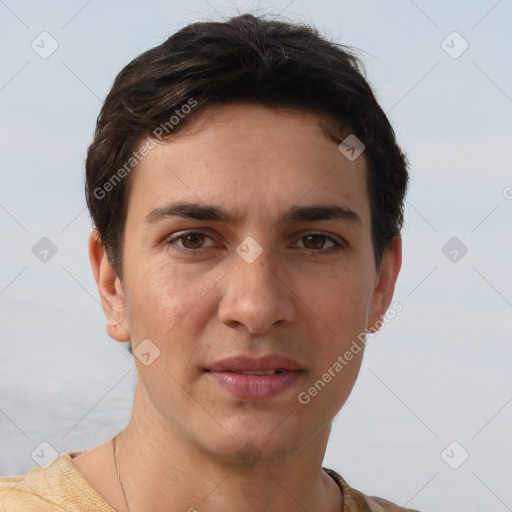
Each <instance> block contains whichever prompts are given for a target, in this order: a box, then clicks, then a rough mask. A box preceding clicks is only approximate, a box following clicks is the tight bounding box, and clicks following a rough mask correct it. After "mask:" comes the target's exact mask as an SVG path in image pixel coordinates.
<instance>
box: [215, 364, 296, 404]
mask: <svg viewBox="0 0 512 512" xmlns="http://www.w3.org/2000/svg"><path fill="white" fill-rule="evenodd" d="M208 374H209V375H210V377H211V378H212V379H214V380H215V381H216V382H218V383H219V384H220V385H221V386H222V387H224V388H225V389H227V390H228V391H230V392H231V393H232V394H233V395H235V396H237V397H238V398H248V399H253V400H263V399H266V398H272V397H273V396H276V395H278V394H279V393H282V392H283V391H285V390H286V389H288V388H290V387H292V386H293V385H294V384H296V383H297V382H298V381H299V380H300V379H301V378H302V377H303V375H304V371H302V370H299V371H287V372H282V373H274V374H270V375H245V374H243V373H235V372H215V371H209V372H208Z"/></svg>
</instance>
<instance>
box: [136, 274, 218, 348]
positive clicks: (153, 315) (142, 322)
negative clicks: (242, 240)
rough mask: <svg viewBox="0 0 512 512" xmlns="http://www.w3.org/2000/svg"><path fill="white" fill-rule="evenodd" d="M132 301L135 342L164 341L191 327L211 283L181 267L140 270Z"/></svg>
mask: <svg viewBox="0 0 512 512" xmlns="http://www.w3.org/2000/svg"><path fill="white" fill-rule="evenodd" d="M131 275H132V276H135V278H134V279H132V281H131V283H128V286H129V290H130V294H129V301H128V309H129V317H130V327H131V334H132V338H135V339H136V340H139V339H144V338H154V339H155V340H162V341H163V340H164V339H165V337H166V336H165V335H166V334H167V335H168V336H169V335H170V333H171V332H172V331H173V330H178V331H179V329H180V326H181V325H183V324H188V323H189V322H188V320H189V319H190V318H191V315H193V314H194V311H195V309H196V307H197V306H198V305H199V304H200V302H201V300H202V298H206V297H207V294H208V290H209V289H210V288H211V287H212V286H213V285H214V283H210V280H209V279H206V278H202V279H200V278H198V277H197V275H196V276H195V277H193V276H192V275H187V273H186V272H184V271H180V269H179V267H178V266H177V265H163V264H159V265H155V266H153V267H151V268H149V269H144V268H141V267H139V268H138V269H137V270H135V269H134V270H133V271H132V274H131Z"/></svg>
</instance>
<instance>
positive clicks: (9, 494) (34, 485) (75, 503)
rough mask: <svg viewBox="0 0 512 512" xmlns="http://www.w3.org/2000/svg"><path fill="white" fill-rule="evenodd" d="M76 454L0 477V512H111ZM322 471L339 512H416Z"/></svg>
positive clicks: (66, 454) (331, 471)
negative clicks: (339, 500)
mask: <svg viewBox="0 0 512 512" xmlns="http://www.w3.org/2000/svg"><path fill="white" fill-rule="evenodd" d="M79 453H81V452H71V453H63V454H61V455H59V456H58V457H57V458H56V459H55V460H53V461H52V462H50V463H49V464H47V465H46V466H45V467H44V468H40V467H35V468H32V469H30V470H29V471H27V472H26V473H25V474H24V475H15V476H9V477H4V478H0V511H1V512H62V511H63V510H66V511H68V512H115V510H114V509H113V508H112V507H111V506H110V505H109V504H108V503H107V502H106V501H105V500H104V499H103V498H102V497H101V496H100V494H99V493H98V492H97V491H96V489H94V487H92V485H91V484H90V483H89V482H88V481H87V480H86V479H85V478H84V476H83V475H82V474H81V473H80V471H78V469H77V467H76V466H75V465H74V464H73V462H72V461H71V458H72V457H74V456H75V455H78V454H79ZM323 469H324V471H326V472H327V474H329V475H330V476H331V477H332V478H333V479H334V481H335V482H336V483H337V484H338V487H339V488H340V489H341V492H342V493H343V501H344V503H343V510H342V511H341V512H399V511H400V512H418V511H414V510H411V509H408V508H401V507H399V506H397V505H394V504H393V503H391V502H389V501H387V500H383V499H380V498H376V497H370V496H367V495H365V494H363V493H361V492H359V491H356V490H355V489H352V488H351V487H349V485H348V484H347V483H346V482H345V480H343V478H341V476H340V475H338V473H336V472H335V471H333V470H332V469H327V468H323Z"/></svg>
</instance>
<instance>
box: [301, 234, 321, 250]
mask: <svg viewBox="0 0 512 512" xmlns="http://www.w3.org/2000/svg"><path fill="white" fill-rule="evenodd" d="M302 239H303V240H304V241H306V240H307V242H304V245H305V246H306V249H313V250H318V249H323V246H324V244H325V241H326V239H327V236H326V235H317V234H315V233H312V234H310V235H306V236H303V237H302Z"/></svg>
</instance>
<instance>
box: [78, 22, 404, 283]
mask: <svg viewBox="0 0 512 512" xmlns="http://www.w3.org/2000/svg"><path fill="white" fill-rule="evenodd" d="M363 75H364V69H363V66H362V64H361V62H360V60H359V59H358V58H357V56H356V55H355V52H354V51H353V50H352V49H350V48H348V47H346V46H344V45H341V44H339V43H335V42H330V41H327V40H326V39H324V38H323V37H322V36H320V35H319V32H318V31H317V30H316V29H315V28H313V27H310V26H308V25H301V24H294V23H289V22H285V21H283V20H282V19H281V20H276V19H266V18H263V17H257V16H254V15H251V14H244V15H241V16H237V17H233V18H231V19H229V20H228V21H226V22H198V23H193V24H190V25H188V26H186V27H184V28H182V29H181V30H179V31H178V32H176V33H175V34H174V35H172V36H171V37H169V38H168V39H167V40H166V41H165V42H164V43H162V44H160V45H159V46H157V47H155V48H152V49H151V50H148V51H146V52H144V53H143V54H142V55H140V56H138V57H136V58H135V59H134V60H133V61H131V62H130V63H129V64H128V65H127V66H126V67H125V68H124V69H123V70H122V71H121V72H120V73H119V74H118V75H117V77H116V79H115V81H114V84H113V86H112V89H111V90H110V92H109V94H108V96H107V97H106V99H105V102H104V104H103V107H102V109H101V112H100V115H99V117H98V120H97V125H96V131H95V135H94V140H93V141H92V143H91V145H90V146H89V149H88V153H87V160H86V183H85V190H86V200H87V206H88V208H89V212H90V214H91V217H92V220H93V223H94V227H95V229H97V230H98V232H99V234H100V237H101V240H102V243H103V245H104V247H105V249H106V251H107V254H108V257H109V261H110V263H111V265H112V267H113V268H114V270H115V271H116V273H117V275H118V276H119V277H120V278H121V279H122V275H123V274H122V248H123V240H124V227H125V223H126V214H127V204H128V196H129V191H130V183H131V181H132V180H131V179H130V177H131V174H130V173H129V171H130V170H131V168H134V167H135V166H136V163H137V158H135V157H134V156H135V154H136V150H137V148H138V147H139V145H140V142H141V139H142V138H143V137H147V139H146V140H147V141H150V140H151V139H156V138H161V136H162V134H163V128H165V131H166V135H167V134H173V135H174V134H175V133H177V132H178V131H179V130H180V129H182V128H183V127H184V126H186V125H187V124H188V123H190V122H191V121H192V120H193V119H194V118H195V116H196V115H197V114H198V113H199V112H200V111H201V110H202V109H204V108H205V107H211V106H216V105H222V104H230V103H253V104H254V103H256V104H260V105H265V106H268V107H274V108H281V107H283V108H292V109H299V110H303V111H304V110H305V111H309V112H313V113H316V114H319V115H320V118H321V120H324V121H326V124H327V125H330V126H332V127H333V129H332V130H329V136H330V137H331V138H332V139H333V140H335V141H336V142H338V143H339V142H341V141H340V140H338V139H337V138H336V136H335V134H336V133H338V134H339V133H351V134H354V135H355V136H356V137H357V138H358V139H359V140H360V141H362V142H363V144H364V145H365V155H366V158H367V161H368V179H367V182H368V196H369V201H370V210H371V233H372V242H373V247H374V254H375V262H376V266H377V267H379V266H380V263H381V260H382V255H383V253H384V251H385V250H386V248H387V247H388V246H389V245H390V243H391V240H392V238H393V236H395V235H398V234H399V233H400V230H401V228H402V224H403V209H404V204H403V203H404V197H405V192H406V188H407V183H408V172H407V162H406V158H405V156H404V154H403V153H402V151H401V149H400V147H399V146H398V144H397V142H396V140H395V134H394V131H393V128H392V127H391V125H390V123H389V121H388V119H387V117H386V115H385V113H384V112H383V110H382V109H381V107H380V106H379V104H378V103H377V100H376V98H375V96H374V94H373V92H372V90H371V87H370V85H369V84H368V82H367V81H366V79H365V78H364V76H363ZM191 100H192V101H193V103H192V102H191ZM192 104H193V105H194V108H193V109H191V108H188V111H189V113H188V114H187V115H186V116H182V115H180V116H179V122H178V123H175V122H171V119H172V118H173V117H175V118H176V119H178V114H180V113H183V112H186V110H184V107H185V106H186V105H189V106H190V105H192ZM190 110H192V111H191V112H190ZM347 130H348V131H347ZM338 137H339V135H338ZM128 162H130V164H129V165H127V163H128ZM123 169H124V171H123Z"/></svg>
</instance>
